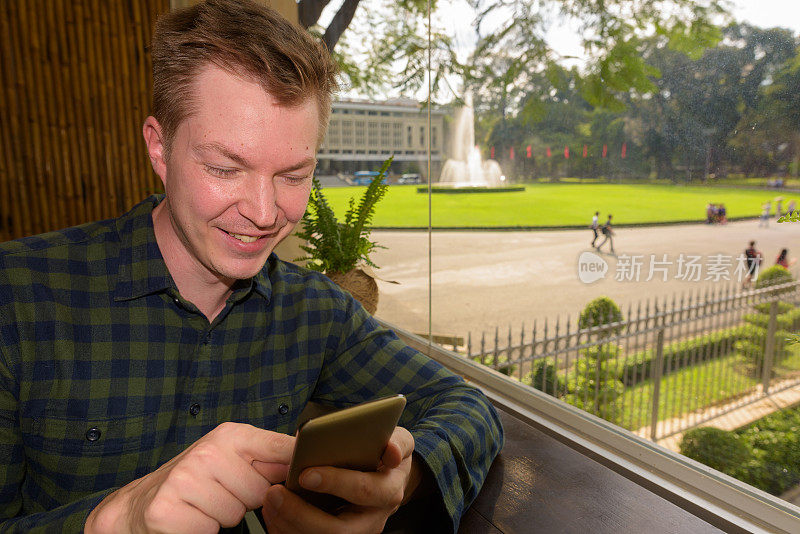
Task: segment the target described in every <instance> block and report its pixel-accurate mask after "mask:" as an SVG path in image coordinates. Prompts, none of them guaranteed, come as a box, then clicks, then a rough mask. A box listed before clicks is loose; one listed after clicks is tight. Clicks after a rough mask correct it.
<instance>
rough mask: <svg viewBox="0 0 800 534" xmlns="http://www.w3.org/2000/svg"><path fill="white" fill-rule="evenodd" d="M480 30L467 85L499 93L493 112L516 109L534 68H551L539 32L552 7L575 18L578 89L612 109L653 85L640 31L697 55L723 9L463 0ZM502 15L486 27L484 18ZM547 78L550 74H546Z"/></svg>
mask: <svg viewBox="0 0 800 534" xmlns="http://www.w3.org/2000/svg"><path fill="white" fill-rule="evenodd" d="M470 2H471V4H472V5H473V7H474V8H475V9H476V10H477V12H478V16H477V19H476V22H475V26H476V29H477V31H478V34H479V36H480V39H479V41H478V45H477V47H476V50H475V52H474V54H473V56H472V59H471V61H470V62H469V65H468V75H469V82H470V86H471V87H472V89H473V93H476V94H477V93H483V92H485V91H488V92H489V93H495V94H497V95H499V99H500V101H499V106H500V109H499V111H500V113H501V114H505V113H506V111H507V110H509V109H511V110H514V111H516V110H518V105H519V99H518V98H515V96H516V95H518V94H519V93H520V91H525V90H526V89H527V88H528V86H529V85H530V83H531V82H532V81H535V74H537V73H545V74H551V73H553V72H554V71H553V66H554V65H555V64H557V63H558V62H559V61H560V60H561V59H563V58H560V57H557V56H556V54H555V53H554V52H553V51H552V50H551V49H550V47H549V46H548V44H547V42H546V40H545V35H546V31H547V29H548V28H549V27H550V24H551V23H552V19H553V16H554V15H555V14H558V15H560V17H561V18H562V19H563V18H566V19H571V20H575V21H578V23H579V25H580V28H579V31H580V34H581V35H582V36H584V37H583V39H582V42H583V46H584V50H585V52H586V55H587V56H588V61H587V63H586V73H585V74H584V75H583V76H582V79H581V84H580V85H581V86H580V89H581V93H582V96H583V98H584V99H586V101H587V102H589V103H590V104H592V105H593V106H596V107H604V108H608V109H613V110H617V111H620V110H622V109H624V96H625V95H626V94H627V93H628V92H629V91H631V90H634V91H636V92H640V93H647V92H651V91H653V90H654V89H655V87H654V85H653V83H652V80H651V76H653V75H657V74H658V71H657V70H656V69H654V68H653V66H652V65H649V64H648V63H647V62H646V61H645V59H644V58H643V56H642V51H643V47H644V44H643V41H642V39H641V37H640V36H641V35H642V34H647V33H652V32H655V35H656V36H657V37H658V38H659V39H660V40H661V41H663V42H664V43H665V44H666V45H668V46H670V47H671V48H672V49H675V50H680V51H682V52H684V53H687V54H692V55H699V54H700V53H702V51H703V50H704V49H705V48H707V47H708V46H713V45H714V44H716V42H718V40H719V38H720V37H721V34H720V30H719V28H718V27H717V26H716V25H715V24H714V20H715V19H716V18H718V17H719V16H722V15H723V14H724V9H723V6H722V2H721V1H719V0H701V1H695V0H645V1H640V0H506V1H503V2H500V1H496V0H470ZM497 20H502V21H503V22H502V23H500V24H499V26H498V27H492V28H489V29H488V31H486V32H485V33H484V30H486V27H487V25H489V22H490V21H497ZM551 81H553V80H552V78H551Z"/></svg>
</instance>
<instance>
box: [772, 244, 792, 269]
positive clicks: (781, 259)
mask: <svg viewBox="0 0 800 534" xmlns="http://www.w3.org/2000/svg"><path fill="white" fill-rule="evenodd" d="M796 261H797V259H796V258H789V249H785V248H784V249H781V253H780V254H778V258H777V259H776V260H775V265H780V266H781V267H783V268H784V269H788V268H789V267H791V266H792V265H794V263H795V262H796Z"/></svg>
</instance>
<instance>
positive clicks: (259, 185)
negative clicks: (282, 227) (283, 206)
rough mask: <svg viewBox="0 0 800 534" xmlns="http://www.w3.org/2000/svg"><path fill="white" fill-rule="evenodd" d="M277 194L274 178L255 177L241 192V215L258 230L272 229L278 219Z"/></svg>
mask: <svg viewBox="0 0 800 534" xmlns="http://www.w3.org/2000/svg"><path fill="white" fill-rule="evenodd" d="M276 194H277V191H276V190H275V184H274V183H273V180H272V177H270V176H258V177H255V178H254V179H253V180H251V181H249V183H248V186H247V187H246V188H245V189H244V190H243V191H240V195H241V196H240V201H239V206H240V208H239V213H241V214H242V215H243V216H244V217H246V218H247V219H249V220H250V221H251V222H252V223H253V224H254V225H255V226H256V227H258V228H271V227H272V226H274V225H275V222H276V221H277V219H278V202H277V198H276Z"/></svg>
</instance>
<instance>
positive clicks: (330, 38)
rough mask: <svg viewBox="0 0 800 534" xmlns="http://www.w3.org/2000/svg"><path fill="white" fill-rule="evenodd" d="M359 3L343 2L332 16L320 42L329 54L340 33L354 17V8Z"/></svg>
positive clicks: (353, 1) (348, 0)
mask: <svg viewBox="0 0 800 534" xmlns="http://www.w3.org/2000/svg"><path fill="white" fill-rule="evenodd" d="M360 2H361V0H345V1H344V3H343V4H342V7H340V8H339V11H337V12H336V15H334V17H333V20H332V21H331V23H330V24H329V25H328V28H327V29H326V30H325V35H323V36H322V40H323V41H324V42H325V46H327V47H328V51H329V52H333V49H334V47H335V46H336V43H338V42H339V38H340V37H341V36H342V33H344V31H345V30H346V29H347V26H349V25H350V21H352V20H353V15H355V13H356V8H358V4H359V3H360Z"/></svg>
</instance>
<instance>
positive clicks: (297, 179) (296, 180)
mask: <svg viewBox="0 0 800 534" xmlns="http://www.w3.org/2000/svg"><path fill="white" fill-rule="evenodd" d="M283 178H284V180H286V181H287V182H289V183H290V184H294V185H299V184H302V183H304V182H306V181H307V180H309V179H310V178H311V177H310V176H309V175H304V176H295V175H291V174H286V175H284V177H283Z"/></svg>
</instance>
